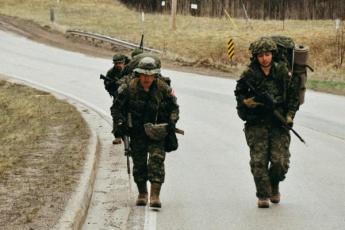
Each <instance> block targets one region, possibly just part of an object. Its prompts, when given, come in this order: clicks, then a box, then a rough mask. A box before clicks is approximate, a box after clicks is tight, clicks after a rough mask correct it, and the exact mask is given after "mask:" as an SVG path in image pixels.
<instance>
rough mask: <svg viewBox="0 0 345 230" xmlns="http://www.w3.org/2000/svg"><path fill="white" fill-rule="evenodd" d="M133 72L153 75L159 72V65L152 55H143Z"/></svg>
mask: <svg viewBox="0 0 345 230" xmlns="http://www.w3.org/2000/svg"><path fill="white" fill-rule="evenodd" d="M134 72H135V73H139V74H140V73H142V74H147V75H155V74H159V73H160V67H159V65H158V63H157V61H156V60H155V59H154V58H153V57H144V58H143V59H141V60H140V61H139V63H138V66H137V68H135V69H134Z"/></svg>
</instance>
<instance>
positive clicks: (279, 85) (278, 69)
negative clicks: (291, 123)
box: [235, 62, 300, 123]
mask: <svg viewBox="0 0 345 230" xmlns="http://www.w3.org/2000/svg"><path fill="white" fill-rule="evenodd" d="M242 78H245V79H246V80H247V81H248V82H249V83H250V84H251V85H253V86H254V88H256V89H257V90H258V91H259V92H266V93H268V94H269V95H270V96H271V97H272V98H273V100H274V101H275V102H276V105H275V106H276V109H278V111H279V112H281V114H282V115H283V116H286V115H287V114H288V113H289V114H290V115H291V116H292V117H294V115H295V113H296V111H297V110H298V109H299V85H300V79H299V77H297V76H291V77H290V76H289V75H288V69H287V67H286V64H285V63H283V62H281V63H279V64H278V63H274V64H273V65H272V67H271V72H270V74H269V76H264V74H263V72H262V71H261V69H260V67H259V66H257V65H255V64H254V65H251V66H250V67H249V68H248V69H247V70H246V71H244V72H243V74H242V75H241V79H242ZM235 96H236V100H237V111H238V114H239V116H240V118H241V119H242V120H244V121H247V122H249V123H257V122H265V121H267V122H271V121H273V122H277V121H276V120H274V119H273V117H272V116H270V113H268V111H267V109H266V108H264V107H262V106H261V107H257V108H254V109H249V108H247V107H246V106H245V105H244V104H243V99H245V98H249V97H253V96H254V95H253V94H252V93H251V91H250V90H249V89H248V87H247V86H246V85H245V83H243V82H241V80H239V81H238V82H237V85H236V90H235Z"/></svg>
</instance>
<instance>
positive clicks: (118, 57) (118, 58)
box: [113, 54, 128, 63]
mask: <svg viewBox="0 0 345 230" xmlns="http://www.w3.org/2000/svg"><path fill="white" fill-rule="evenodd" d="M113 62H114V63H119V62H123V63H127V62H128V57H127V56H126V55H123V54H115V55H114V56H113Z"/></svg>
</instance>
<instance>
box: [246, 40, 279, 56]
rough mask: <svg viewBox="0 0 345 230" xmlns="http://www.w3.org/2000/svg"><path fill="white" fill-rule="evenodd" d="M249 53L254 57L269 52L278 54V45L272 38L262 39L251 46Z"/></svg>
mask: <svg viewBox="0 0 345 230" xmlns="http://www.w3.org/2000/svg"><path fill="white" fill-rule="evenodd" d="M249 51H250V52H251V53H252V55H253V56H256V55H258V54H259V53H263V52H269V51H270V52H272V53H276V51H277V44H276V43H275V42H274V41H273V39H272V38H270V37H261V38H259V39H258V40H256V41H254V42H252V43H251V44H250V46H249Z"/></svg>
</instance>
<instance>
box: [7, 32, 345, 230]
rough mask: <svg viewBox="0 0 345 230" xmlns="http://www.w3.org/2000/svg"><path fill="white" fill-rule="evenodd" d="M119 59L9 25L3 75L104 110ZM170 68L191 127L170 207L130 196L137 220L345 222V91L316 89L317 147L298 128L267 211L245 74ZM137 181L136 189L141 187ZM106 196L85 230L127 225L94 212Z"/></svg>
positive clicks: (174, 174)
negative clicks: (239, 97) (251, 142)
mask: <svg viewBox="0 0 345 230" xmlns="http://www.w3.org/2000/svg"><path fill="white" fill-rule="evenodd" d="M110 67H111V60H105V59H101V58H94V57H89V56H85V55H83V54H78V53H73V52H68V51H65V50H59V49H56V48H53V47H48V46H46V45H42V44H38V43H35V42H32V41H29V40H27V39H26V38H23V37H19V36H16V35H14V34H11V33H8V32H4V31H0V73H1V74H5V75H8V76H13V77H18V78H22V79H27V80H29V81H32V82H37V83H40V84H43V85H45V86H48V87H50V88H53V89H55V90H59V91H61V92H64V93H66V94H68V95H72V96H74V97H76V98H79V99H81V100H83V101H85V102H87V103H88V104H89V105H92V106H94V107H95V108H97V109H98V110H100V111H103V112H104V113H108V111H109V107H110V105H111V99H110V98H109V96H108V95H107V93H106V92H105V90H104V89H103V82H102V81H101V80H99V77H98V76H99V74H100V73H106V70H107V69H109V68H110ZM163 73H164V75H167V76H169V77H171V78H172V85H173V87H174V90H175V93H176V95H177V97H178V103H179V104H180V110H181V119H180V121H179V123H178V127H180V128H182V129H184V130H185V132H186V134H185V136H179V141H180V147H179V149H178V150H177V151H176V152H173V153H169V154H168V155H167V159H166V183H165V184H164V185H163V187H162V192H161V200H162V203H163V208H162V210H161V211H159V212H155V211H152V210H149V209H148V208H146V209H145V208H136V207H134V203H129V205H130V207H131V213H130V216H129V222H128V227H127V228H128V229H162V230H176V229H179V230H193V229H195V230H200V229H207V230H209V229H221V230H222V229H248V230H249V229H266V230H268V229H286V230H288V229H314V230H317V229H320V230H324V229H332V230H342V229H344V226H345V167H344V164H345V119H344V118H345V98H344V97H341V96H335V95H330V94H323V93H317V92H312V91H308V92H307V94H306V103H305V105H303V106H302V107H301V109H300V111H299V112H298V113H297V117H296V119H295V129H296V130H297V131H298V132H299V133H300V134H301V135H302V136H303V137H304V139H305V140H306V142H307V144H308V146H306V145H304V144H302V143H301V142H299V140H298V139H297V138H295V137H294V136H293V137H292V144H291V167H290V170H289V172H288V174H287V179H286V181H285V182H284V183H282V186H281V193H282V200H281V204H279V205H272V206H271V208H270V209H264V210H262V209H258V208H257V207H256V197H255V189H254V182H253V179H252V176H251V174H250V168H249V150H248V147H247V146H246V143H245V139H244V133H243V131H242V129H243V124H242V122H241V120H240V119H239V118H238V117H237V114H236V109H235V99H234V94H233V91H234V87H235V81H234V80H229V79H222V78H216V77H208V76H200V75H196V74H190V73H183V72H176V71H171V70H163ZM109 119H110V117H109ZM106 130H107V132H108V131H109V130H110V128H109V127H108V128H107V129H106ZM109 135H110V134H109ZM120 155H121V156H122V154H119V156H120ZM114 167H116V166H114ZM108 177H109V175H108ZM96 185H97V183H96ZM112 186H113V185H112ZM132 186H134V185H133V184H132ZM132 190H133V191H132V194H131V196H132V198H133V197H135V196H136V193H135V192H136V191H135V189H132ZM100 199H103V198H100ZM107 199H111V198H109V197H108V198H107ZM133 199H134V198H133ZM113 202H116V199H115V198H114V200H113ZM97 203H102V201H101V200H100V201H98V202H94V203H93V204H92V205H91V210H90V214H89V216H88V217H87V222H88V223H86V224H85V225H84V228H83V229H92V228H93V229H118V226H116V225H111V224H109V222H106V221H104V219H112V218H116V217H114V216H111V212H110V211H109V210H102V207H100V206H98V208H97V212H98V213H102V215H99V216H97V214H95V213H97V212H95V211H92V208H95V207H93V205H94V206H97ZM103 209H104V208H103ZM90 215H91V216H90ZM92 215H93V216H92ZM90 224H93V225H90ZM95 226H97V228H95Z"/></svg>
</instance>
